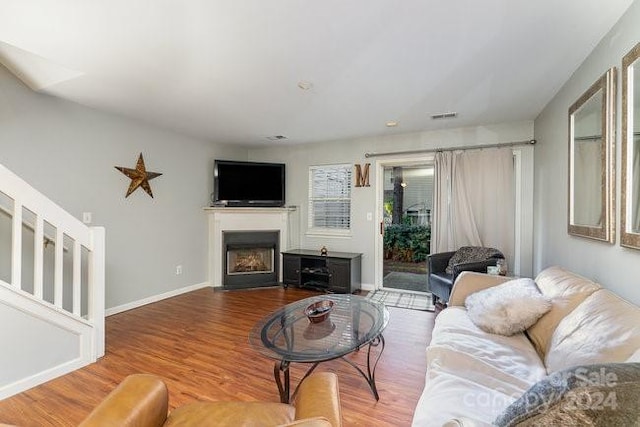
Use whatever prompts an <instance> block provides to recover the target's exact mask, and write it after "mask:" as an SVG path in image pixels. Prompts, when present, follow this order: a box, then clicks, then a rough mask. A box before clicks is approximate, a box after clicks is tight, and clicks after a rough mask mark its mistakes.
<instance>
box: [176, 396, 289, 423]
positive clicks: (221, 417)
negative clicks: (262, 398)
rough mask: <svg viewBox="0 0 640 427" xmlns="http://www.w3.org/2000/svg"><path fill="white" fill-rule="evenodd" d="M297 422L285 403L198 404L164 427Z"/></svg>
mask: <svg viewBox="0 0 640 427" xmlns="http://www.w3.org/2000/svg"><path fill="white" fill-rule="evenodd" d="M294 419H295V408H294V407H293V406H291V405H287V404H285V403H267V402H197V403H190V404H187V405H184V406H181V407H179V408H177V409H176V410H174V411H173V412H171V413H170V414H169V416H168V417H167V421H166V423H165V424H164V425H165V427H190V426H214V425H221V426H238V427H241V426H252V427H260V426H265V427H266V426H277V425H281V424H285V425H286V424H288V423H291V422H292V421H294Z"/></svg>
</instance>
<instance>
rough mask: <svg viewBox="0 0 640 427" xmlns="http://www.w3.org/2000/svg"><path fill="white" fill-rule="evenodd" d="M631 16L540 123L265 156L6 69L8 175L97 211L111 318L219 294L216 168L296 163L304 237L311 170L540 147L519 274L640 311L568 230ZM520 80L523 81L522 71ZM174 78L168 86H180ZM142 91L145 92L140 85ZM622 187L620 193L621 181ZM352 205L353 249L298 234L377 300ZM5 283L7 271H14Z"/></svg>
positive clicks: (624, 273)
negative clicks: (572, 117)
mask: <svg viewBox="0 0 640 427" xmlns="http://www.w3.org/2000/svg"><path fill="white" fill-rule="evenodd" d="M626 4H627V5H628V4H629V2H627V3H626ZM594 7H595V6H594ZM603 7H604V6H603ZM596 9H597V7H596ZM624 9H625V7H621V8H620V11H621V13H620V14H619V15H618V16H621V18H620V20H619V21H617V23H615V25H613V27H612V28H611V29H610V30H609V29H605V31H604V32H603V37H602V38H601V39H598V40H594V42H593V44H592V46H591V49H587V50H586V51H585V55H583V58H584V60H583V59H580V60H579V61H576V63H574V64H570V67H569V68H572V70H575V72H570V73H569V74H568V75H567V76H568V77H567V79H566V81H563V82H560V83H559V84H557V85H556V86H555V87H553V88H551V93H552V95H553V93H555V95H553V96H552V97H550V98H549V99H548V101H549V102H548V103H546V104H545V105H543V106H541V109H540V110H539V114H536V115H535V116H534V117H530V118H528V119H523V120H507V119H505V120H502V121H498V122H491V123H481V124H476V125H473V126H462V127H457V126H456V125H455V124H453V125H452V124H447V125H446V127H443V128H440V129H432V130H425V131H420V132H409V133H405V132H400V131H397V130H393V129H392V130H391V131H390V132H389V129H387V128H385V126H384V124H382V125H381V126H380V127H381V130H380V132H379V133H378V134H376V135H373V136H371V135H368V136H367V135H365V136H360V137H349V138H342V137H340V136H336V137H335V138H328V139H325V140H321V141H316V142H312V143H307V144H287V143H286V142H284V143H281V145H269V146H266V147H261V146H259V145H257V144H258V143H253V144H251V145H237V144H224V143H221V142H225V140H224V138H221V139H220V141H215V142H211V141H210V140H209V139H207V138H204V137H196V136H190V135H189V134H188V132H180V131H176V130H172V129H171V128H170V126H163V125H155V124H150V123H149V122H148V121H143V120H139V119H135V118H128V117H126V116H124V115H123V114H121V113H114V112H109V109H108V108H107V109H106V111H102V110H99V109H97V108H92V107H87V106H84V105H81V104H82V102H80V103H76V102H71V101H68V100H64V99H61V98H59V97H56V96H55V94H56V88H55V84H54V85H52V86H51V87H50V88H49V89H50V90H49V92H48V93H49V94H43V93H38V91H34V90H32V89H31V88H29V87H28V86H27V85H26V84H24V83H23V82H21V81H20V79H18V78H16V77H15V75H14V74H13V73H12V72H10V71H9V70H8V69H7V68H4V67H0V93H2V98H3V101H2V102H1V103H0V115H2V117H3V119H2V122H1V124H2V140H1V141H0V145H1V148H2V150H1V152H0V163H1V164H3V165H4V166H6V167H7V168H9V169H10V170H12V171H13V172H14V173H16V174H17V175H19V176H20V177H22V178H23V179H25V180H26V181H28V182H29V183H30V184H31V185H32V186H34V187H35V188H36V189H38V190H39V191H41V192H42V193H44V194H45V195H47V196H48V197H50V198H51V199H53V200H54V201H55V202H56V203H58V204H59V205H60V206H62V207H63V208H64V209H66V210H67V211H69V212H70V213H71V214H72V215H74V216H75V217H77V218H82V216H83V213H84V212H91V213H92V225H100V226H104V227H105V229H106V246H107V254H108V255H107V258H106V262H107V265H106V276H107V284H106V309H107V314H109V315H113V314H116V313H120V312H124V311H126V310H129V309H132V308H135V307H138V306H142V305H144V304H146V303H150V302H153V301H157V300H162V299H164V298H167V297H170V296H174V295H180V294H182V293H185V292H188V291H195V290H198V289H200V288H207V287H208V278H207V269H208V259H207V253H208V241H207V231H206V230H207V220H206V215H205V213H204V211H203V207H205V206H209V204H210V195H211V193H212V192H213V179H212V178H213V162H214V160H215V159H234V160H250V161H268V162H282V163H285V164H286V165H287V204H288V205H294V206H297V207H298V209H299V215H300V218H302V219H301V224H304V221H303V219H305V218H306V217H305V213H306V207H305V206H306V205H307V204H308V199H307V180H308V168H309V166H312V165H318V164H335V163H350V164H364V163H366V162H368V160H367V159H366V158H365V156H364V155H365V153H368V152H386V151H405V150H416V149H428V148H439V147H455V146H461V145H484V144H494V143H500V142H510V141H526V140H531V139H535V140H536V141H537V144H536V145H535V147H534V148H530V151H531V153H532V159H531V163H530V169H529V170H528V173H529V180H530V186H529V191H530V197H531V210H532V212H531V214H530V217H531V238H530V247H529V249H528V251H529V253H530V256H529V265H530V271H527V270H523V271H521V272H520V273H521V274H522V275H524V276H529V277H535V275H536V274H537V273H538V272H540V271H542V270H543V269H544V268H546V267H548V266H552V265H560V266H563V267H565V268H567V269H569V270H571V271H575V272H577V273H579V274H581V275H584V276H586V277H589V278H591V279H593V280H594V281H596V282H598V283H601V284H602V285H603V286H605V287H606V288H608V289H610V290H612V291H614V292H616V293H617V294H619V295H620V296H622V297H623V298H626V299H627V300H629V301H631V302H633V303H635V304H639V303H640V288H638V286H635V284H634V281H635V280H636V279H635V278H637V277H639V275H640V263H638V252H637V251H635V250H632V249H628V248H624V247H622V246H620V245H619V244H618V243H616V244H606V243H601V242H595V241H592V240H588V239H582V238H577V237H575V236H571V235H569V234H568V233H567V231H566V228H567V200H568V194H567V193H568V189H567V174H568V170H567V164H568V158H567V155H568V154H567V151H568V150H567V110H568V108H569V106H570V105H571V104H572V103H573V102H574V101H575V100H576V99H577V98H578V97H579V96H580V95H581V94H582V93H583V92H584V91H585V90H586V89H587V88H588V87H589V86H590V85H591V84H592V83H593V81H595V80H596V79H597V78H598V77H599V76H600V75H601V74H602V73H603V72H604V71H605V70H606V69H608V68H610V67H612V66H615V67H617V68H620V67H621V58H622V57H623V56H624V55H625V54H626V53H627V52H628V51H629V50H630V49H631V48H632V47H633V46H634V45H635V44H636V43H637V42H638V40H640V29H639V28H640V27H639V26H638V25H637V23H638V22H640V6H639V5H638V4H636V3H635V2H633V3H630V6H629V9H628V10H627V11H626V12H624V14H622V11H624ZM616 20H617V19H613V20H612V21H611V23H612V24H613V23H614V22H616ZM2 43H3V44H2V47H3V52H6V51H7V49H9V47H8V46H7V45H11V43H10V40H9V39H5V38H2ZM589 52H590V53H589ZM535 54H538V55H539V54H540V52H535ZM562 59H563V57H559V58H556V59H555V61H562ZM552 63H553V61H550V64H549V65H548V67H549V69H548V70H546V72H547V73H549V74H552V73H554V68H553V65H552ZM468 68H469V66H467V69H468ZM471 68H472V67H471ZM514 70H516V71H514V72H517V67H514ZM167 74H169V75H167V78H168V79H171V78H174V77H175V76H172V75H170V74H171V73H167ZM569 76H570V77H569ZM141 80H142V81H143V80H144V79H143V78H142V77H141ZM295 83H296V82H295V81H294V83H293V84H294V86H295ZM252 84H253V83H252ZM62 85H64V83H63V84H62ZM141 85H142V84H141ZM620 86H621V85H618V89H617V107H618V111H619V110H620V105H621V88H620ZM108 89H109V88H107V90H108ZM318 90H320V89H318ZM540 90H542V89H540ZM52 95H53V96H52ZM302 96H304V94H303V95H302ZM89 101H90V100H86V102H87V103H89ZM148 104H149V105H153V104H154V101H153V96H150V97H149V98H148ZM153 108H162V106H157V105H154V107H153ZM153 108H151V109H153ZM212 114H213V112H212ZM344 114H347V113H346V112H345V113H344ZM617 117H619V114H618V115H617ZM454 123H455V122H454ZM400 126H402V123H401V122H400ZM621 126H622V125H621V120H620V119H619V118H618V119H617V120H616V126H615V127H616V130H617V132H616V134H617V135H620V134H621V133H622V132H621ZM280 132H282V131H281V130H280V129H278V128H277V127H276V126H272V127H269V128H267V129H265V130H264V131H263V134H264V135H271V134H275V135H279V134H280ZM618 141H619V140H618ZM618 145H619V144H616V146H617V147H618ZM139 153H143V154H144V156H145V157H144V158H145V162H146V166H147V168H148V170H150V171H154V172H161V173H162V174H163V175H162V176H160V177H158V178H156V179H154V180H153V181H151V186H152V188H153V193H154V197H153V198H151V197H149V196H148V195H147V194H145V193H144V192H143V191H140V190H138V191H136V192H134V193H133V194H131V196H129V197H127V198H125V197H124V194H125V191H126V188H127V186H128V185H129V182H128V179H127V178H126V177H125V176H124V175H122V174H121V173H119V172H118V171H116V170H115V169H114V166H125V167H134V165H135V161H136V159H137V156H138V154H139ZM616 153H617V154H616V158H617V159H618V160H619V159H620V153H621V150H620V148H616ZM617 163H618V164H620V162H617ZM373 177H374V176H372V178H373ZM616 179H617V182H618V183H619V182H620V178H619V175H618V177H617V178H616ZM372 182H373V181H372ZM616 188H617V189H619V188H620V185H616ZM617 191H619V190H617ZM617 194H620V193H617ZM352 195H353V199H352V218H353V228H352V230H351V237H350V238H344V237H341V238H336V237H326V236H323V237H318V236H312V235H308V234H307V233H306V229H305V228H304V227H301V230H300V233H299V236H298V243H299V245H300V246H301V247H305V248H310V249H316V248H317V249H318V250H319V248H320V247H322V246H323V245H324V246H327V247H328V248H329V250H334V251H349V252H359V253H363V254H364V256H363V264H362V276H363V277H362V281H363V284H365V285H367V287H368V288H369V289H373V288H374V287H375V283H376V277H375V269H376V267H375V265H374V263H375V256H374V253H373V248H374V246H375V245H374V239H375V237H374V236H375V233H376V230H377V224H376V223H375V221H368V220H367V219H366V217H367V213H368V212H371V211H373V210H374V207H375V200H376V194H375V188H374V187H373V186H372V187H370V188H360V189H354V190H353V192H352ZM616 199H619V197H616ZM618 211H620V209H618ZM616 223H617V221H616ZM177 266H181V270H180V271H181V274H176V267H177ZM3 271H6V269H4V266H3ZM108 339H109V336H108V335H107V340H108ZM0 421H1V420H0Z"/></svg>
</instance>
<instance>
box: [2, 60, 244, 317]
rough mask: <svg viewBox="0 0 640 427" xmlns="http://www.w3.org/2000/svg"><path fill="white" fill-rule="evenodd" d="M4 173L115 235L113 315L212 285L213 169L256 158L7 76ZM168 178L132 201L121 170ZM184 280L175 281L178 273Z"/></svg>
mask: <svg viewBox="0 0 640 427" xmlns="http://www.w3.org/2000/svg"><path fill="white" fill-rule="evenodd" d="M0 99H1V101H0V163H1V164H3V165H5V166H6V167H8V168H9V169H11V170H12V171H13V172H15V173H16V174H17V175H19V176H20V177H22V178H23V179H24V180H26V181H27V182H29V183H30V184H31V185H32V186H34V187H35V188H36V189H38V190H39V191H41V192H42V193H44V194H45V195H47V196H48V197H49V198H51V199H52V200H53V201H55V202H56V203H58V204H59V205H60V206H62V207H63V208H64V209H66V210H67V211H69V212H70V213H71V214H73V215H74V216H76V217H77V218H80V219H81V218H82V212H92V213H93V225H101V226H104V227H105V228H106V250H107V258H106V263H107V266H106V268H107V277H106V280H107V283H106V306H107V308H112V307H118V306H123V305H126V304H129V303H132V302H135V301H139V300H143V299H146V298H149V297H153V296H156V295H160V294H165V293H170V292H173V291H176V290H179V289H181V288H184V287H187V286H192V285H197V284H200V283H204V282H206V280H207V279H206V278H207V263H206V257H207V233H206V215H205V213H204V212H203V210H202V207H203V206H208V205H209V200H210V199H209V195H210V193H211V192H212V190H213V182H212V180H213V178H212V177H213V160H214V159H215V158H230V159H241V160H244V159H246V157H247V151H246V149H243V148H239V147H232V146H225V145H216V144H213V143H211V142H207V141H201V140H196V139H193V138H189V137H186V136H183V135H179V134H176V133H173V132H170V131H165V130H163V129H160V128H158V127H154V126H149V125H146V124H144V123H141V122H139V121H135V120H130V119H126V118H122V117H120V116H116V115H111V114H108V113H104V112H99V111H96V110H93V109H90V108H86V107H83V106H81V105H77V104H74V103H71V102H67V101H63V100H61V99H58V98H54V97H51V96H47V95H42V94H38V93H35V92H32V91H31V90H29V89H28V88H27V87H25V86H24V85H23V84H22V83H21V82H19V81H18V80H17V79H16V78H15V77H13V75H11V74H10V73H9V72H8V71H7V70H6V69H5V68H3V67H2V66H0ZM140 152H142V153H143V155H144V159H145V163H146V166H147V169H148V170H150V171H154V172H161V173H163V175H162V176H160V177H158V178H155V179H154V180H152V181H151V188H152V190H153V194H154V198H153V199H152V198H150V197H149V196H148V195H147V194H146V193H145V192H144V191H142V189H138V190H136V192H134V193H133V194H132V195H131V196H129V197H128V198H126V199H125V197H124V195H125V193H126V190H127V187H128V186H129V182H130V180H129V179H128V178H127V177H126V176H124V175H123V174H122V173H120V172H119V171H117V170H116V169H114V166H125V167H129V168H135V164H136V160H137V158H138V154H139V153H140ZM178 264H180V265H182V266H183V274H182V275H180V276H177V275H176V274H175V268H176V266H177V265H178Z"/></svg>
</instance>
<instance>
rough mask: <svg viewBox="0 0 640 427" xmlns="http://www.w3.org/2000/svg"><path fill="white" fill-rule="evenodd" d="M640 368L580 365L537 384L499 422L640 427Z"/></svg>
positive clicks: (504, 425)
mask: <svg viewBox="0 0 640 427" xmlns="http://www.w3.org/2000/svg"><path fill="white" fill-rule="evenodd" d="M638 402H640V363H604V364H597V365H582V366H574V367H573V368H569V369H566V370H564V371H558V372H555V373H554V374H551V375H549V376H548V377H546V378H545V379H543V380H541V381H539V382H537V383H536V384H534V385H533V386H532V387H531V388H530V389H529V390H527V391H526V392H525V393H524V394H523V395H522V396H521V397H520V398H519V399H518V400H516V401H515V402H513V403H512V404H511V405H509V406H508V407H507V409H505V410H504V412H503V413H502V414H500V415H499V416H498V418H496V420H495V421H494V422H493V423H494V424H495V425H497V426H498V427H512V426H519V427H525V426H637V425H640V412H638Z"/></svg>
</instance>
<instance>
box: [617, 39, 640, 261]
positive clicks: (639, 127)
mask: <svg viewBox="0 0 640 427" xmlns="http://www.w3.org/2000/svg"><path fill="white" fill-rule="evenodd" d="M639 58H640V43H638V44H637V45H636V46H635V47H634V48H633V49H631V51H630V52H629V53H627V54H626V55H625V57H624V58H622V200H621V204H620V206H621V209H622V215H621V223H620V244H621V245H622V246H626V247H629V248H635V249H640V59H639ZM636 67H638V70H637V72H636V70H635V68H636Z"/></svg>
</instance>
